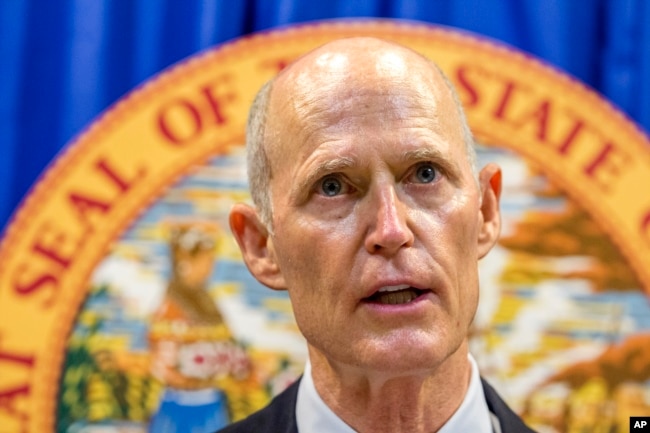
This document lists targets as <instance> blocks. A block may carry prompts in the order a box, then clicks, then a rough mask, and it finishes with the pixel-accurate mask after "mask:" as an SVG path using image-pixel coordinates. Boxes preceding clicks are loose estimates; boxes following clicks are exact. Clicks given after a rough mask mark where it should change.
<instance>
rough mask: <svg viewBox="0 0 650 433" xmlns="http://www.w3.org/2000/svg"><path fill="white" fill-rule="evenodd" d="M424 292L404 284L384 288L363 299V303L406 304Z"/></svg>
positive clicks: (424, 291)
mask: <svg viewBox="0 0 650 433" xmlns="http://www.w3.org/2000/svg"><path fill="white" fill-rule="evenodd" d="M426 292H427V290H422V289H418V288H415V287H411V286H407V285H406V284H401V285H399V286H386V287H382V288H381V289H379V290H377V291H376V292H375V293H374V294H373V295H371V296H368V297H367V298H365V299H364V301H366V302H371V303H375V304H384V305H399V304H408V303H409V302H412V301H414V300H415V299H417V298H419V297H420V296H421V295H423V294H424V293H426Z"/></svg>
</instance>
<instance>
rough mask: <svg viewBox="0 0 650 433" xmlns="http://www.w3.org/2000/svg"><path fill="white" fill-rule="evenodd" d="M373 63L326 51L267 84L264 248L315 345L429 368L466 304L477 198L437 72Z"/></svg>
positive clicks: (338, 357)
mask: <svg viewBox="0 0 650 433" xmlns="http://www.w3.org/2000/svg"><path fill="white" fill-rule="evenodd" d="M370 57H371V58H370V59H365V60H364V59H361V61H359V59H356V60H357V63H352V61H351V60H350V59H351V58H350V57H349V56H345V55H344V54H340V55H338V56H332V55H329V54H325V55H323V56H321V57H320V58H316V59H315V62H313V65H312V67H309V68H306V69H305V70H300V69H298V70H297V71H295V72H294V71H291V72H288V73H287V74H285V75H284V76H283V77H282V80H278V82H277V83H276V86H275V87H274V95H273V97H272V100H271V106H270V110H271V111H270V117H269V121H268V126H267V128H268V131H269V134H268V136H269V137H273V138H272V140H271V142H272V146H273V147H272V148H271V149H269V154H270V159H271V164H272V170H273V173H274V176H273V179H272V181H271V184H270V191H271V200H272V204H273V234H272V235H271V236H270V239H269V242H268V246H269V251H270V252H271V257H273V260H274V261H275V262H276V264H277V267H278V269H279V272H280V273H281V277H282V281H283V285H284V287H283V288H286V289H288V291H289V295H290V297H291V301H292V305H293V308H294V313H295V317H296V320H297V323H298V326H299V327H300V329H301V331H302V333H303V334H304V335H305V337H306V339H307V341H308V343H309V344H310V346H311V347H312V349H314V350H316V351H318V352H320V353H321V354H323V355H324V356H325V357H326V358H327V359H329V360H330V361H333V362H334V363H343V364H345V365H352V366H357V367H363V368H373V369H377V370H390V371H401V370H404V371H406V370H408V371H413V370H414V369H415V370H417V369H429V368H431V367H432V366H434V365H435V364H438V363H440V362H442V361H443V360H444V359H446V358H447V357H448V356H450V355H451V354H452V353H454V352H455V351H456V350H457V349H458V348H459V347H460V345H461V344H462V343H463V342H464V341H465V338H466V335H467V331H468V327H469V324H470V322H471V320H472V318H473V316H474V313H475V311H476V306H477V301H478V277H477V260H478V259H479V257H480V256H482V255H484V254H485V253H486V252H487V250H488V249H489V246H487V247H486V246H481V244H480V242H479V241H478V239H479V235H480V231H481V227H482V225H483V216H482V213H481V199H480V192H479V187H478V186H477V183H476V181H475V179H474V177H473V173H472V169H471V167H470V164H469V162H468V159H467V154H466V150H465V144H464V141H463V135H462V129H461V124H460V120H459V119H458V115H457V111H456V108H455V106H454V105H453V100H452V97H451V95H450V92H449V90H448V89H447V88H446V87H445V86H444V84H443V82H442V79H441V77H440V76H439V75H438V74H437V72H435V71H433V70H431V69H430V67H429V66H428V65H427V64H422V63H423V62H420V63H416V64H408V63H404V61H403V59H400V58H399V57H395V56H392V57H391V56H384V57H381V56H379V57H377V56H375V57H373V56H370ZM373 62H374V63H373ZM314 65H315V66H314ZM333 68H334V71H332V69H333ZM338 72H340V74H339V73H338ZM490 246H491V243H490Z"/></svg>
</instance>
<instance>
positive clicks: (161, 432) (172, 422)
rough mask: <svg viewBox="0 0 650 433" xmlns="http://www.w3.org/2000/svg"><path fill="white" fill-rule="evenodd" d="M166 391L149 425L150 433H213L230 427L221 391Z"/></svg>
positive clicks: (224, 398) (224, 399)
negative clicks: (207, 392) (207, 396)
mask: <svg viewBox="0 0 650 433" xmlns="http://www.w3.org/2000/svg"><path fill="white" fill-rule="evenodd" d="M193 394H195V393H193V392H192V391H177V390H174V389H166V390H165V391H164V393H163V396H162V400H161V402H160V407H159V408H158V411H157V412H156V413H155V414H154V415H153V416H152V417H151V420H150V421H149V432H151V433H211V432H214V431H216V430H219V429H221V428H223V427H225V426H227V425H228V424H229V423H230V417H229V416H228V407H227V406H226V397H225V395H224V394H223V393H222V392H220V391H216V390H215V391H213V392H211V393H210V396H209V398H208V399H206V398H205V391H198V395H197V396H196V397H197V398H194V396H193Z"/></svg>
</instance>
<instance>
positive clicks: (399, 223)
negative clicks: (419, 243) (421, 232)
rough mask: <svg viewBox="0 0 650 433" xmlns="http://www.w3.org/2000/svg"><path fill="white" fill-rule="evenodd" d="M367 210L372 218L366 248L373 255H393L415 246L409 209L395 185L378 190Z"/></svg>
mask: <svg viewBox="0 0 650 433" xmlns="http://www.w3.org/2000/svg"><path fill="white" fill-rule="evenodd" d="M371 203H372V205H371V206H370V208H369V209H367V211H368V213H369V217H370V221H369V225H368V234H367V235H366V239H365V247H366V249H367V251H368V252H369V253H371V254H376V253H381V254H389V255H390V254H393V253H395V252H397V251H398V250H399V249H400V248H401V247H405V246H411V245H412V244H413V240H414V236H413V232H412V231H411V229H410V228H409V226H408V224H407V208H406V205H405V204H404V203H403V202H402V201H401V200H400V199H399V197H398V195H397V193H396V191H395V187H394V186H393V185H390V186H384V187H381V188H378V190H377V191H375V194H373V197H372V199H371Z"/></svg>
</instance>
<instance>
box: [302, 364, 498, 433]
mask: <svg viewBox="0 0 650 433" xmlns="http://www.w3.org/2000/svg"><path fill="white" fill-rule="evenodd" d="M469 362H470V365H471V375H470V380H469V387H468V388H467V393H466V394H465V397H464V399H463V402H462V403H461V405H460V406H459V407H458V409H457V410H456V412H454V414H453V415H452V416H451V418H449V420H448V421H447V422H446V423H445V424H444V425H443V426H442V428H441V429H440V430H438V433H456V432H468V431H471V432H475V433H492V431H493V430H492V427H493V425H492V424H493V421H492V419H491V417H490V411H489V409H488V406H487V403H486V401H485V395H484V394H483V385H482V383H481V377H480V375H479V371H478V367H477V365H476V362H475V361H474V358H473V357H472V356H471V355H469ZM296 422H297V424H298V432H299V433H354V430H353V429H352V428H351V427H350V426H349V425H347V424H346V423H345V422H343V420H342V419H341V418H339V417H338V416H337V415H336V414H335V413H334V412H333V411H332V409H330V408H329V406H327V405H326V404H325V402H324V401H323V400H322V399H321V397H320V395H319V394H318V391H316V387H315V386H314V380H313V378H312V375H311V364H310V362H309V360H307V364H306V365H305V372H304V374H303V377H302V379H301V381H300V385H299V387H298V400H297V402H296Z"/></svg>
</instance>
